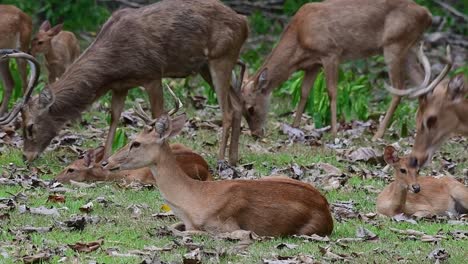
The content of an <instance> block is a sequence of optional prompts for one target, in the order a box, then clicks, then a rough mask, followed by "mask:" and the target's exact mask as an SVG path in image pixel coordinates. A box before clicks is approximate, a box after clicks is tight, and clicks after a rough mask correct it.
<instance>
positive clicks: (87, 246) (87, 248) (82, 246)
mask: <svg viewBox="0 0 468 264" xmlns="http://www.w3.org/2000/svg"><path fill="white" fill-rule="evenodd" d="M103 243H104V239H102V238H101V239H98V240H97V241H93V242H89V243H82V242H78V243H76V244H73V245H70V244H69V245H68V246H69V247H70V248H71V249H73V250H74V251H76V252H85V253H89V252H92V251H95V250H97V249H98V248H100V247H101V245H102V244H103Z"/></svg>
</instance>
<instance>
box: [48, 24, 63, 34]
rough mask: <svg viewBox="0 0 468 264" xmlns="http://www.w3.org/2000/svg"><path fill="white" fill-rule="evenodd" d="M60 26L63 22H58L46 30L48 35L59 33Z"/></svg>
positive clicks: (61, 26)
mask: <svg viewBox="0 0 468 264" xmlns="http://www.w3.org/2000/svg"><path fill="white" fill-rule="evenodd" d="M62 28H63V24H58V25H56V26H55V27H53V28H51V29H50V30H48V33H49V35H50V36H56V35H57V34H58V33H60V31H62Z"/></svg>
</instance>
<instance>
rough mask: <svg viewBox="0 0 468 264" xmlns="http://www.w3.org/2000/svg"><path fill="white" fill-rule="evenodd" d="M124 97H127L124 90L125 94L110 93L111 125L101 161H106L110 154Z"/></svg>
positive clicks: (123, 104)
mask: <svg viewBox="0 0 468 264" xmlns="http://www.w3.org/2000/svg"><path fill="white" fill-rule="evenodd" d="M125 97H127V90H125V92H121V91H119V92H116V91H112V102H111V124H110V127H109V133H108V134H107V139H106V145H105V146H104V158H103V159H102V160H106V159H107V158H108V157H109V156H110V155H111V154H112V143H113V142H114V137H115V131H116V130H117V125H118V124H119V119H120V114H122V111H123V109H124V106H125Z"/></svg>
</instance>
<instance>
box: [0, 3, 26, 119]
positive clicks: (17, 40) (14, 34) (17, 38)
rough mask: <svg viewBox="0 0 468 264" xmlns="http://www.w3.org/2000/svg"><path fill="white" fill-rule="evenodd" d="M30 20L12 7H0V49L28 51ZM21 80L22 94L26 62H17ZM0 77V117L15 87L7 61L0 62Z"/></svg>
mask: <svg viewBox="0 0 468 264" xmlns="http://www.w3.org/2000/svg"><path fill="white" fill-rule="evenodd" d="M31 33H32V20H31V17H29V16H28V15H27V14H26V13H24V12H23V11H21V10H20V9H19V8H17V7H15V6H12V5H0V49H17V50H21V51H24V52H26V51H28V50H29V44H30V41H31ZM17 64H18V70H19V73H20V77H21V80H22V86H23V93H24V92H26V87H27V71H26V67H27V66H26V62H25V61H24V60H20V59H19V60H17ZM0 77H1V78H2V80H3V84H4V85H3V89H4V91H3V99H2V102H1V105H0V117H2V116H3V114H5V112H6V111H7V109H8V102H9V100H10V97H11V94H12V93H13V89H14V87H15V82H14V80H13V77H12V76H11V72H10V68H9V63H8V60H7V59H4V60H2V61H0Z"/></svg>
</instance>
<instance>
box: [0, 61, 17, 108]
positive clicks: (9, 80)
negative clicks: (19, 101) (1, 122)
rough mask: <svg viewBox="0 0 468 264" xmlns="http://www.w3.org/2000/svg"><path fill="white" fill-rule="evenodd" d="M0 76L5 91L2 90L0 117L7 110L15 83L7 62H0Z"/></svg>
mask: <svg viewBox="0 0 468 264" xmlns="http://www.w3.org/2000/svg"><path fill="white" fill-rule="evenodd" d="M0 76H1V77H2V79H3V84H4V87H5V89H4V90H3V99H2V104H1V106H0V117H1V116H3V114H4V113H5V112H6V111H7V110H8V102H9V101H10V97H11V93H12V92H13V89H14V87H15V82H14V81H13V77H12V76H11V72H10V69H9V67H8V60H5V61H2V62H0Z"/></svg>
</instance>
